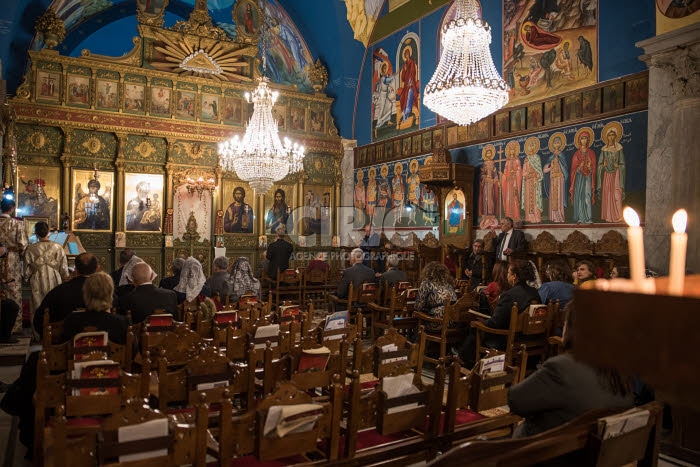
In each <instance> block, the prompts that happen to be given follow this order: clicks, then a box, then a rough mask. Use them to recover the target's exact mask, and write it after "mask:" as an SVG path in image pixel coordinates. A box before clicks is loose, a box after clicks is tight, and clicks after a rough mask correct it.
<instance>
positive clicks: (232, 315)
mask: <svg viewBox="0 0 700 467" xmlns="http://www.w3.org/2000/svg"><path fill="white" fill-rule="evenodd" d="M237 321H238V312H237V311H235V310H228V311H217V312H216V313H214V323H215V324H228V323H235V322H237Z"/></svg>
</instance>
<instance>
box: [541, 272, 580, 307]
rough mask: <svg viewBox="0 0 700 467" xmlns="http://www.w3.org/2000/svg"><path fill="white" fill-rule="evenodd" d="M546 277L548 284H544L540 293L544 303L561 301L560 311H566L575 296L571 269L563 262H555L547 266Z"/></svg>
mask: <svg viewBox="0 0 700 467" xmlns="http://www.w3.org/2000/svg"><path fill="white" fill-rule="evenodd" d="M545 276H546V278H547V281H548V282H545V283H544V284H542V286H541V287H540V288H539V290H538V292H539V294H540V300H541V301H542V303H549V302H550V301H556V300H559V309H560V310H561V309H564V307H565V306H566V304H567V303H568V302H569V300H571V299H572V298H573V296H574V285H573V284H572V283H571V268H570V267H569V265H568V264H567V263H566V261H563V260H554V261H551V262H550V263H548V264H547V267H546V268H545Z"/></svg>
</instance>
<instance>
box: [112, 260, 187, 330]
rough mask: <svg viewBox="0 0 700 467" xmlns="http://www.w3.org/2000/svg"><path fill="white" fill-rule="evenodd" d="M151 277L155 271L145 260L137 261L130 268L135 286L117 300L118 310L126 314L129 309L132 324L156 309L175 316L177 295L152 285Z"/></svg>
mask: <svg viewBox="0 0 700 467" xmlns="http://www.w3.org/2000/svg"><path fill="white" fill-rule="evenodd" d="M200 268H201V266H200ZM153 279H155V273H154V272H153V270H152V269H151V267H150V266H149V265H148V264H147V263H145V262H140V263H137V264H136V265H134V266H133V268H132V269H131V280H132V282H133V285H134V287H135V288H134V290H133V291H132V292H131V293H130V294H128V295H126V296H123V297H122V298H121V299H120V300H119V312H120V313H121V314H122V315H126V313H127V312H129V311H130V312H131V320H132V324H137V323H140V322H142V321H143V320H145V319H146V318H147V317H149V316H150V315H152V314H153V311H154V310H158V309H159V310H163V312H164V313H169V314H171V315H173V316H177V295H176V294H175V292H173V291H172V290H167V289H159V288H157V287H156V286H154V285H153Z"/></svg>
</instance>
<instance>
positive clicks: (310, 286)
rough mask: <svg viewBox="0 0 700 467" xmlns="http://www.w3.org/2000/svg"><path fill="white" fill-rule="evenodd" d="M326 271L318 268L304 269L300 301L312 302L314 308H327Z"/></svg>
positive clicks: (327, 287) (327, 288)
mask: <svg viewBox="0 0 700 467" xmlns="http://www.w3.org/2000/svg"><path fill="white" fill-rule="evenodd" d="M328 272H329V271H321V270H320V269H312V270H311V271H304V273H303V274H302V278H303V283H304V285H303V288H302V300H301V303H305V304H313V305H314V309H316V310H327V309H328V290H329V286H328Z"/></svg>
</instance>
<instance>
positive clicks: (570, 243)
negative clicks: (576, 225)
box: [561, 230, 593, 255]
mask: <svg viewBox="0 0 700 467" xmlns="http://www.w3.org/2000/svg"><path fill="white" fill-rule="evenodd" d="M561 252H562V253H576V254H589V255H590V254H593V242H592V241H591V240H590V239H589V238H588V237H587V236H586V235H585V234H584V233H582V232H580V231H579V230H574V231H573V232H571V233H570V234H569V236H568V237H566V240H564V241H563V242H562V244H561Z"/></svg>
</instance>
